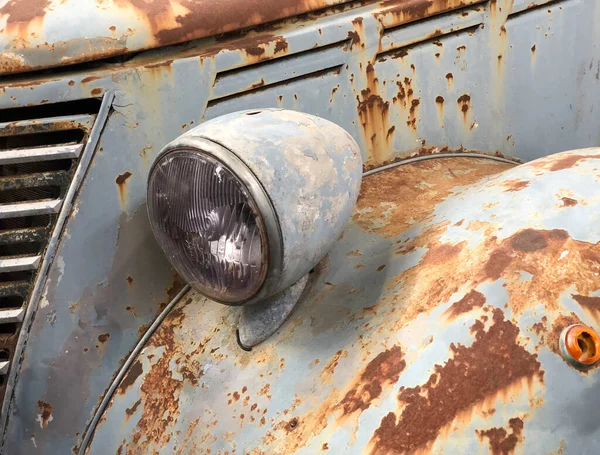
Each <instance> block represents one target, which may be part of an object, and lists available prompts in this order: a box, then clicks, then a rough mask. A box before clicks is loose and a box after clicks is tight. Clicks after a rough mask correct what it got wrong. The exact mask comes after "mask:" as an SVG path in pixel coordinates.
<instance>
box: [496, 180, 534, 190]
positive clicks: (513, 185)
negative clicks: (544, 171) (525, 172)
mask: <svg viewBox="0 0 600 455" xmlns="http://www.w3.org/2000/svg"><path fill="white" fill-rule="evenodd" d="M530 184H531V182H529V181H527V180H506V181H505V182H502V186H504V187H505V188H506V191H504V192H505V193H516V192H518V191H521V190H523V189H525V188H527V187H528V186H529V185H530Z"/></svg>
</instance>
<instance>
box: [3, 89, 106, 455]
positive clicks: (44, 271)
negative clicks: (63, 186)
mask: <svg viewBox="0 0 600 455" xmlns="http://www.w3.org/2000/svg"><path fill="white" fill-rule="evenodd" d="M114 97H115V95H114V92H112V91H108V92H106V93H105V94H104V98H103V99H102V104H101V105H100V110H99V111H98V115H97V116H96V122H95V123H94V126H93V127H92V131H91V133H90V135H89V137H88V140H87V143H86V144H85V148H84V150H83V154H82V155H81V159H80V160H79V164H78V166H77V170H76V171H75V174H74V175H73V180H72V182H71V185H70V186H69V190H68V191H67V194H66V195H65V198H64V201H63V204H62V208H61V210H60V212H59V214H58V217H57V220H56V225H55V226H54V231H53V232H52V237H50V241H49V242H48V247H47V248H46V253H45V255H44V260H43V261H42V265H41V268H40V271H39V273H38V276H37V279H36V281H35V285H34V287H33V291H32V292H31V297H30V299H29V304H28V305H27V310H26V312H25V317H24V318H23V327H22V329H21V334H20V336H19V341H18V342H17V346H16V347H15V352H14V355H13V359H14V361H13V362H14V364H13V368H11V369H10V373H9V375H8V381H7V384H6V394H5V395H4V402H3V403H2V410H1V412H0V431H1V434H2V440H1V442H0V452H1V451H2V450H3V448H4V440H5V436H6V429H7V423H8V415H9V413H10V410H11V404H12V401H13V393H14V387H15V383H16V381H17V378H18V375H19V373H20V371H19V370H20V367H21V359H22V357H23V353H24V351H25V346H26V344H27V338H28V335H29V328H30V326H31V322H32V320H33V316H34V314H35V312H36V311H37V307H38V303H39V300H40V297H41V294H42V290H43V288H44V284H45V282H46V277H47V275H48V271H49V269H50V265H51V264H52V260H53V259H54V254H55V253H56V249H57V247H58V242H59V240H60V238H61V234H62V231H63V228H64V226H65V224H66V222H67V218H68V216H69V213H70V212H71V208H72V207H73V200H74V199H75V194H76V193H77V191H79V186H80V185H81V182H82V181H83V179H84V177H85V174H86V172H87V169H88V167H89V165H90V162H91V161H92V157H93V156H94V152H95V151H96V147H97V146H98V141H99V140H100V135H101V134H102V130H103V129H104V127H105V125H106V122H107V120H108V115H109V113H110V109H111V105H112V102H113V100H114Z"/></svg>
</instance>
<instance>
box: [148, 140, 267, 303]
mask: <svg viewBox="0 0 600 455" xmlns="http://www.w3.org/2000/svg"><path fill="white" fill-rule="evenodd" d="M148 212H149V215H150V222H151V225H152V230H153V231H154V235H155V236H156V238H157V240H158V243H159V244H160V246H161V248H162V249H163V251H164V252H165V253H166V254H167V255H168V256H169V257H170V259H171V262H172V263H173V264H174V265H175V268H176V269H177V271H178V272H179V274H180V275H182V276H183V278H184V279H185V280H186V281H187V282H188V283H190V284H191V285H192V287H194V288H195V289H196V290H198V291H199V292H201V293H202V294H204V295H206V296H208V297H210V298H212V299H214V300H217V301H219V302H223V303H229V304H235V303H243V302H244V301H246V300H248V299H250V298H251V297H252V296H254V295H255V294H256V293H257V292H258V291H259V290H260V288H261V286H262V284H263V283H264V281H265V278H266V275H267V269H268V246H267V245H268V243H267V238H266V237H267V236H266V231H265V227H264V223H263V220H262V218H261V215H260V213H259V211H258V209H257V206H256V203H255V202H254V199H253V198H252V196H251V195H250V193H249V192H248V189H247V188H246V186H245V185H244V184H243V183H242V182H241V181H240V180H239V179H238V178H237V177H236V176H235V175H234V174H233V172H231V171H230V170H229V169H228V168H227V167H226V166H225V165H224V164H223V163H221V162H220V161H218V160H217V159H215V158H213V157H212V156H210V155H206V154H203V153H200V152H198V151H195V150H174V151H170V152H168V153H166V154H165V155H163V156H162V157H160V158H159V159H158V160H157V161H156V163H155V164H154V166H153V168H152V171H151V173H150V178H149V180H148Z"/></svg>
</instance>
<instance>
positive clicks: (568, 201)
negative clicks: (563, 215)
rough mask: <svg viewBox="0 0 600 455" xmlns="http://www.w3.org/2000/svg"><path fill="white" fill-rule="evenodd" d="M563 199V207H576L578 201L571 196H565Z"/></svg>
mask: <svg viewBox="0 0 600 455" xmlns="http://www.w3.org/2000/svg"><path fill="white" fill-rule="evenodd" d="M561 200H562V202H563V207H574V206H576V205H577V201H576V200H575V199H571V198H570V197H563V198H562V199H561Z"/></svg>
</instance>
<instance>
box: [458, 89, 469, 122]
mask: <svg viewBox="0 0 600 455" xmlns="http://www.w3.org/2000/svg"><path fill="white" fill-rule="evenodd" d="M456 102H457V103H458V108H459V109H460V111H461V112H462V115H463V120H464V121H465V122H467V117H468V114H469V108H470V107H471V97H470V96H469V95H467V94H466V93H465V94H463V95H461V96H459V97H458V99H457V100H456Z"/></svg>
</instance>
